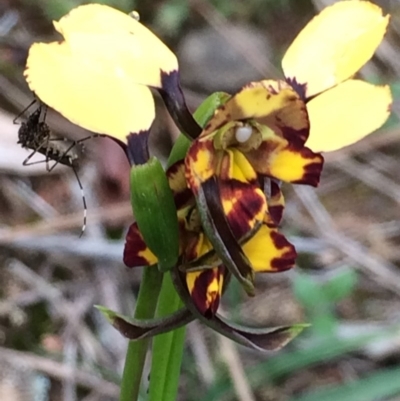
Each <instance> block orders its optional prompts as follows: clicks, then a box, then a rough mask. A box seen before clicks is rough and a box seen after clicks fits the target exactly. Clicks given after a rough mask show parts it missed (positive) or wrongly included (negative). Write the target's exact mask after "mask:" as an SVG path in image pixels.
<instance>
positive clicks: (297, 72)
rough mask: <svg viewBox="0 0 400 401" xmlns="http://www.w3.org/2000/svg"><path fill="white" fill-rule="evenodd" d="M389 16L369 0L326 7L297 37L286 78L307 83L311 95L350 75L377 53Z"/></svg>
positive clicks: (286, 64) (285, 67)
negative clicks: (384, 14) (383, 13)
mask: <svg viewBox="0 0 400 401" xmlns="http://www.w3.org/2000/svg"><path fill="white" fill-rule="evenodd" d="M388 22H389V16H388V15H387V16H383V15H382V10H381V8H380V7H378V6H377V5H374V4H372V3H369V2H368V1H339V2H337V3H335V4H334V5H332V6H330V7H327V8H325V9H324V10H323V11H322V12H321V13H320V14H319V15H318V16H317V17H315V18H314V19H313V20H312V21H311V22H310V23H309V24H308V25H307V26H306V27H305V28H304V29H303V30H302V31H301V32H300V34H299V35H298V36H297V37H296V39H295V40H294V42H293V43H292V44H291V46H290V47H289V49H288V50H287V52H286V54H285V56H284V58H283V60H282V67H283V71H284V73H285V76H286V78H288V79H296V82H297V83H299V84H307V86H306V96H307V97H310V96H312V95H314V94H316V93H320V92H322V91H324V90H326V89H328V88H331V87H333V86H335V85H336V84H338V83H340V82H342V81H344V80H345V79H347V78H349V77H351V76H352V75H353V74H354V73H355V72H357V71H358V70H359V69H360V68H361V67H362V66H363V65H364V64H365V63H366V62H367V61H368V60H369V59H370V58H371V57H372V55H373V54H374V52H375V50H376V48H377V47H378V45H379V44H380V42H381V41H382V39H383V36H384V34H385V32H386V27H387V25H388Z"/></svg>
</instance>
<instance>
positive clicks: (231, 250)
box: [201, 177, 253, 280]
mask: <svg viewBox="0 0 400 401" xmlns="http://www.w3.org/2000/svg"><path fill="white" fill-rule="evenodd" d="M201 187H202V190H203V193H204V198H205V200H206V204H207V209H208V214H209V216H210V220H211V221H212V225H213V226H214V228H215V230H216V232H217V234H218V236H219V238H220V239H221V242H222V244H223V246H224V248H225V250H226V251H227V253H228V254H229V259H228V258H226V257H224V255H223V254H222V253H221V254H220V255H219V256H220V257H221V259H222V261H223V263H224V264H225V266H226V267H227V268H228V269H229V270H230V271H231V273H232V274H234V275H236V276H237V277H238V273H239V274H240V276H239V277H238V279H239V280H240V279H243V278H245V279H247V280H248V279H249V277H252V276H253V270H252V268H251V266H250V265H249V264H248V262H247V257H246V256H245V254H244V252H243V249H242V248H241V246H240V244H239V242H238V241H237V240H236V238H235V236H234V235H233V233H232V230H231V228H230V226H229V223H228V220H227V218H226V216H225V213H224V209H223V207H222V203H221V195H220V191H219V186H218V183H217V181H216V179H215V177H212V178H210V179H208V180H207V181H205V182H204V183H203V184H202V185H201ZM213 245H214V247H216V246H215V244H213ZM219 247H221V245H219ZM232 265H234V266H235V269H236V270H237V271H236V270H235V269H234V270H235V271H234V270H232V269H230V266H232Z"/></svg>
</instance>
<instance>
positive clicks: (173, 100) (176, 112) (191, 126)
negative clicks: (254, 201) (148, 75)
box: [158, 71, 202, 139]
mask: <svg viewBox="0 0 400 401" xmlns="http://www.w3.org/2000/svg"><path fill="white" fill-rule="evenodd" d="M161 82H162V89H159V90H158V91H159V92H160V95H161V97H162V99H163V101H164V103H165V106H166V107H167V109H168V112H169V114H170V115H171V117H172V119H173V120H174V121H175V124H176V125H177V127H178V128H179V129H180V130H181V131H182V133H183V134H185V135H186V136H187V137H188V138H189V139H196V138H197V137H198V136H199V135H200V134H201V131H202V128H201V127H200V125H199V124H197V122H196V120H195V119H194V117H193V116H192V113H191V112H190V111H189V109H188V107H187V105H186V101H185V98H184V96H183V92H182V88H181V86H180V83H179V71H172V72H171V73H169V74H167V73H165V72H161Z"/></svg>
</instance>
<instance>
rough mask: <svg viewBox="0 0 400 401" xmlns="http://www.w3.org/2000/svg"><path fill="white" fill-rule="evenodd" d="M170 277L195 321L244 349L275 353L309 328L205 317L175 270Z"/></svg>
mask: <svg viewBox="0 0 400 401" xmlns="http://www.w3.org/2000/svg"><path fill="white" fill-rule="evenodd" d="M171 276H172V280H173V283H174V285H175V288H176V291H177V292H178V294H179V296H180V297H181V299H182V301H183V302H184V303H185V305H186V307H187V308H188V309H189V310H190V312H192V313H193V315H194V316H195V317H196V318H197V319H199V320H200V321H201V322H202V323H204V324H205V325H206V326H208V327H210V328H212V329H213V330H215V331H217V332H218V333H220V334H222V335H223V336H225V337H227V338H230V339H231V340H233V341H235V342H237V343H238V344H241V345H244V346H245V347H248V348H252V349H255V350H257V351H262V352H271V351H277V350H279V349H280V348H282V347H283V346H285V345H286V344H287V343H288V342H289V341H291V340H292V339H293V338H294V337H296V336H297V335H298V334H300V333H301V331H302V330H303V329H304V328H306V327H308V326H309V325H308V324H296V325H293V326H279V327H264V328H253V327H246V326H242V325H239V324H236V323H233V322H228V321H227V320H226V319H224V318H223V317H221V316H219V315H218V314H216V315H214V316H211V317H209V316H207V317H206V316H204V315H202V314H201V313H200V312H199V310H198V309H197V308H196V306H195V304H194V302H193V300H192V298H191V297H190V294H189V292H188V290H187V287H186V286H185V283H184V282H183V277H182V274H181V273H180V272H179V271H177V270H173V271H171Z"/></svg>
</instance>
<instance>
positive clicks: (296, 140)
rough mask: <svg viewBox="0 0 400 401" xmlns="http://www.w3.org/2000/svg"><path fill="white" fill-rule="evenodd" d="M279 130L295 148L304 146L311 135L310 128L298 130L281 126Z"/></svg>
mask: <svg viewBox="0 0 400 401" xmlns="http://www.w3.org/2000/svg"><path fill="white" fill-rule="evenodd" d="M279 128H280V129H281V130H282V136H283V137H284V138H285V139H286V140H287V141H288V142H289V143H290V144H292V145H294V146H299V147H300V146H303V145H304V144H305V143H306V141H307V138H308V135H309V134H310V127H309V126H308V127H307V128H303V129H300V130H296V129H294V128H292V127H288V126H287V125H283V124H282V125H280V126H279Z"/></svg>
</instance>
